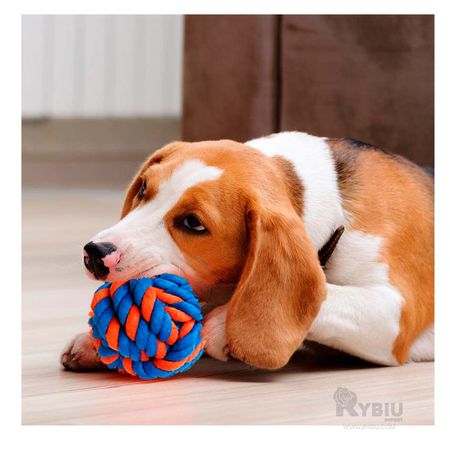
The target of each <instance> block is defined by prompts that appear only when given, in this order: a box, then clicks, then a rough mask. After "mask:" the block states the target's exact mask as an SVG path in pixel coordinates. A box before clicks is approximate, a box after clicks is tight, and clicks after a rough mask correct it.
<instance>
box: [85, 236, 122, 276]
mask: <svg viewBox="0 0 450 450" xmlns="http://www.w3.org/2000/svg"><path fill="white" fill-rule="evenodd" d="M83 250H84V265H85V267H86V269H87V270H89V272H91V273H92V274H93V275H94V276H95V278H97V279H99V280H104V279H105V278H106V277H107V276H108V274H109V269H110V268H112V267H114V266H115V265H117V263H118V262H119V259H120V258H119V255H118V252H117V247H116V246H115V245H114V244H112V243H111V242H92V241H91V242H88V243H87V244H86V245H85V246H84V248H83ZM109 255H111V256H109Z"/></svg>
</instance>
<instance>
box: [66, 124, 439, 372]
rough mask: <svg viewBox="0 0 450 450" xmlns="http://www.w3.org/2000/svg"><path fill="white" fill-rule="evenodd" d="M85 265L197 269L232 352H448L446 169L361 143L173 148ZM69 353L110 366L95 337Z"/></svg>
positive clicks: (258, 359) (217, 345)
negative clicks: (437, 344)
mask: <svg viewBox="0 0 450 450" xmlns="http://www.w3.org/2000/svg"><path fill="white" fill-rule="evenodd" d="M336 230H338V232H336ZM342 230H345V231H344V232H343V233H342ZM336 233H337V234H336ZM341 233H342V236H341V237H340V239H339V236H340V234H341ZM333 236H334V238H333V239H332V241H333V242H332V245H331V246H330V244H329V242H330V237H333ZM327 243H328V244H327ZM327 245H328V247H327ZM324 248H325V249H326V253H327V258H325V259H327V260H328V261H327V263H326V265H325V267H323V266H322V265H321V260H320V258H319V256H320V255H319V254H318V252H319V251H320V250H321V249H324ZM333 248H334V251H332V250H333ZM84 263H85V266H86V272H87V274H88V276H90V277H91V278H93V279H96V280H102V281H117V280H126V279H130V278H136V277H143V276H148V277H151V276H154V275H157V274H159V273H163V272H171V273H176V274H180V275H182V276H184V277H186V278H187V279H188V280H189V282H190V283H191V284H192V286H193V288H194V289H195V291H196V292H197V294H198V296H199V297H200V300H201V301H203V302H205V303H206V304H207V305H209V309H210V312H209V313H207V314H206V317H205V321H204V336H205V339H206V352H207V353H208V354H209V355H211V356H213V357H214V358H217V359H220V360H226V359H227V357H228V356H233V357H234V358H237V359H240V360H242V361H244V362H246V363H248V364H250V365H252V366H256V367H261V368H267V369H276V368H279V367H282V366H284V365H285V364H286V363H287V362H288V361H289V359H290V357H291V356H292V354H293V353H294V352H295V351H296V350H297V349H298V348H299V347H300V346H301V345H302V342H303V341H304V340H310V341H315V342H318V343H320V344H323V345H326V346H329V347H334V348H336V349H338V350H341V351H344V352H347V353H350V354H352V355H356V356H358V357H360V358H363V359H365V360H367V361H371V362H373V363H377V364H382V365H398V364H404V363H405V362H408V361H426V360H433V359H434V325H433V323H434V182H433V178H432V177H431V176H430V175H429V174H428V173H426V172H425V171H424V170H423V169H422V168H421V167H419V166H417V165H415V164H413V163H411V162H409V161H407V160H406V159H404V158H402V157H399V156H395V155H392V154H388V153H385V152H383V151H381V150H379V149H377V148H375V147H373V146H371V145H368V144H365V143H362V142H359V141H354V140H350V139H327V138H320V137H314V136H310V135H308V134H305V133H300V132H284V133H279V134H274V135H271V136H268V137H263V138H260V139H255V140H251V141H249V142H246V143H245V144H241V143H237V142H234V141H229V140H221V141H208V142H197V143H187V142H174V143H172V144H169V145H167V146H166V147H164V148H162V149H161V150H158V151H157V152H156V153H154V154H153V155H151V156H150V158H148V160H147V161H146V162H145V163H144V164H143V165H142V167H141V169H140V170H139V172H138V174H137V175H136V176H135V178H134V180H133V181H132V183H131V185H130V187H129V189H128V192H127V194H126V198H125V202H124V205H123V209H122V213H121V220H120V221H119V222H118V223H117V224H115V225H113V226H112V227H111V228H108V229H106V230H103V231H101V232H100V233H98V234H97V235H95V236H94V237H93V238H92V239H91V241H90V242H89V243H88V244H87V245H86V246H85V247H84ZM61 362H62V364H63V365H64V366H65V367H66V368H68V369H72V370H87V369H94V368H98V367H101V363H100V362H99V360H98V358H97V356H96V354H95V350H94V347H93V345H92V343H91V342H90V339H89V336H88V335H87V334H82V335H79V336H77V337H75V338H74V340H73V341H72V342H71V343H70V344H69V346H68V347H67V348H66V350H65V351H64V352H63V355H62V357H61Z"/></svg>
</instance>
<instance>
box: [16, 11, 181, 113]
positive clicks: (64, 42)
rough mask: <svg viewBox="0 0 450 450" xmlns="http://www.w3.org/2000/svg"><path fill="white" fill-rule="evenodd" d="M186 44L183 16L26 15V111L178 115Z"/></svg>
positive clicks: (24, 30) (23, 107)
mask: <svg viewBox="0 0 450 450" xmlns="http://www.w3.org/2000/svg"><path fill="white" fill-rule="evenodd" d="M182 47H183V17H182V16H175V15H172V16H169V15H166V16H136V15H130V16H101V15H92V16H85V15H83V16H81V15H78V16H76V15H66V16H56V15H54V16H42V15H41V16H36V15H33V16H31V15H28V16H23V18H22V111H23V116H24V117H41V116H50V117H98V116H101V117H123V116H178V115H180V110H181V79H182V50H183V48H182Z"/></svg>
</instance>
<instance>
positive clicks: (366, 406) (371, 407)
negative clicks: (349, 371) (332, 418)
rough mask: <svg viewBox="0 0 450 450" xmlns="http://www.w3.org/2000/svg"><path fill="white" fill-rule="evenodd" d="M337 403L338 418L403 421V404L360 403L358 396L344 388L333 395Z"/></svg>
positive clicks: (340, 388) (338, 389)
mask: <svg viewBox="0 0 450 450" xmlns="http://www.w3.org/2000/svg"><path fill="white" fill-rule="evenodd" d="M333 399H334V401H335V402H336V416H340V417H342V416H344V411H346V412H347V414H348V415H349V416H353V417H355V416H360V417H385V421H401V416H402V415H403V402H390V403H389V402H388V403H382V402H368V403H361V402H358V397H357V395H356V394H355V393H354V392H353V391H350V390H348V389H347V388H344V387H339V388H337V389H336V392H335V393H334V395H333Z"/></svg>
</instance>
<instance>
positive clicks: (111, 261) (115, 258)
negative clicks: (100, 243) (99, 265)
mask: <svg viewBox="0 0 450 450" xmlns="http://www.w3.org/2000/svg"><path fill="white" fill-rule="evenodd" d="M102 261H103V264H104V265H105V267H108V269H112V268H113V267H115V266H117V264H119V261H120V253H119V252H118V251H115V252H112V253H110V254H109V255H106V256H105V257H104V258H102Z"/></svg>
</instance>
